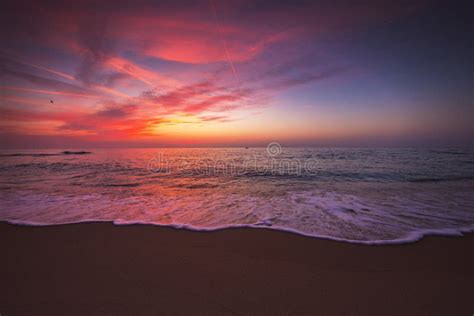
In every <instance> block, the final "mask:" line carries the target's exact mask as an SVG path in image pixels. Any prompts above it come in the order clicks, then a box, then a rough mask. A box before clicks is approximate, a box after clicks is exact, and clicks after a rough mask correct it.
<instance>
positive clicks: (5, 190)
mask: <svg viewBox="0 0 474 316" xmlns="http://www.w3.org/2000/svg"><path fill="white" fill-rule="evenodd" d="M87 151H88V152H90V153H73V152H66V153H62V152H63V150H28V151H26V150H22V151H18V150H15V151H12V150H9V151H5V150H4V151H2V152H1V153H0V206H1V207H0V220H4V221H9V222H13V223H18V224H29V225H52V224H62V223H74V222H83V221H113V222H114V223H116V224H130V223H151V224H157V225H169V226H175V227H183V228H188V229H197V230H213V229H221V228H226V227H234V226H252V227H261V228H267V229H279V230H287V231H293V232H295V233H300V234H305V235H310V236H316V237H325V238H331V239H337V240H345V241H355V242H367V243H390V242H406V241H410V240H415V239H418V238H420V237H421V236H422V235H424V234H428V233H436V234H459V233H461V232H467V231H471V230H472V228H473V227H474V152H473V151H472V150H461V149H337V148H281V147H279V145H278V144H273V145H271V146H270V147H268V148H249V149H245V148H242V149H240V148H239V149H237V148H229V149H209V148H206V149H204V148H202V149H196V148H192V149H191V148H186V149H176V148H173V149H171V148H169V149H166V148H165V149H90V150H87Z"/></svg>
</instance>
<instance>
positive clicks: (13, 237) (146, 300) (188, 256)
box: [0, 222, 474, 315]
mask: <svg viewBox="0 0 474 316" xmlns="http://www.w3.org/2000/svg"><path fill="white" fill-rule="evenodd" d="M0 244H1V245H2V248H1V249H2V250H3V251H2V252H3V255H2V257H3V259H2V260H0V271H1V272H0V273H1V276H0V279H1V280H2V284H3V286H2V290H1V295H0V313H1V314H2V315H10V314H35V315H38V314H49V315H51V314H61V313H67V314H76V313H77V314H84V313H87V314H91V313H92V314H110V313H112V314H130V313H135V314H150V313H152V312H160V311H161V312H175V313H178V314H179V313H193V312H194V313H196V312H201V313H211V314H241V313H244V314H245V313H258V314H261V313H272V314H275V313H276V314H295V313H302V314H314V313H316V314H329V315H334V314H364V315H365V314H370V315H375V314H391V315H400V314H407V313H409V314H423V315H433V314H439V315H442V314H459V315H463V314H468V315H469V314H470V313H472V311H473V310H474V304H473V303H472V302H473V299H474V297H473V295H472V294H470V293H472V291H471V286H472V283H473V281H474V275H473V274H474V271H473V268H472V267H473V266H474V265H473V254H472V249H474V247H473V246H474V234H472V233H470V234H466V235H465V236H463V237H441V236H426V237H424V238H423V239H422V240H420V241H417V242H413V243H408V244H391V245H362V244H351V243H347V242H339V241H332V240H327V239H321V238H315V237H305V236H302V235H297V234H295V233H291V232H283V231H279V230H275V229H267V228H265V229H258V228H228V229H223V230H217V231H191V230H185V229H176V228H172V227H164V226H156V225H142V224H127V225H114V224H113V223H111V222H99V223H98V222H89V223H79V224H63V225H55V226H24V225H14V224H8V223H5V222H2V223H0Z"/></svg>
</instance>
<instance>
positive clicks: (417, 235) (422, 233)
mask: <svg viewBox="0 0 474 316" xmlns="http://www.w3.org/2000/svg"><path fill="white" fill-rule="evenodd" d="M95 223H96V224H100V223H109V224H112V225H114V226H135V225H137V226H140V225H141V226H152V227H159V228H171V229H177V230H185V231H190V232H203V233H212V232H219V231H224V230H232V229H263V230H270V231H277V232H283V233H289V234H295V235H298V236H302V237H308V238H313V239H320V240H328V241H336V242H341V243H348V244H354V245H366V246H385V245H387V246H389V245H405V244H412V243H416V242H418V241H420V240H423V239H424V238H426V237H463V236H465V235H468V234H472V233H474V226H464V227H459V228H438V229H436V228H433V229H424V230H414V231H411V232H409V233H408V234H406V235H405V236H404V237H400V238H397V239H386V240H382V239H378V240H356V239H344V238H339V237H331V236H325V235H311V234H307V233H304V232H301V231H299V230H296V229H291V228H284V227H280V226H267V225H264V224H262V225H257V224H236V225H235V224H234V225H229V226H222V227H215V228H196V227H193V226H188V225H178V224H157V223H150V222H140V221H132V222H119V221H117V220H80V221H76V222H70V223H57V224H56V223H54V224H41V223H34V222H26V221H21V220H0V224H8V225H15V226H25V227H49V226H67V225H77V224H95Z"/></svg>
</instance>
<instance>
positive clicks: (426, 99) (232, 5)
mask: <svg viewBox="0 0 474 316" xmlns="http://www.w3.org/2000/svg"><path fill="white" fill-rule="evenodd" d="M453 3H454V4H447V2H446V1H439V2H438V1H219V0H210V1H209V0H208V1H179V0H174V1H140V0H138V1H120V0H119V1H110V0H104V1H95V2H94V1H72V2H68V1H58V2H54V1H30V2H28V1H6V4H2V7H3V8H2V10H1V11H2V12H1V13H0V15H1V20H2V22H1V23H2V28H1V30H0V34H1V35H0V36H1V49H0V67H1V68H0V69H1V74H0V90H1V93H0V113H1V114H0V147H2V148H7V147H29V148H35V147H38V148H39V147H102V146H104V147H108V146H111V147H117V146H133V147H140V146H146V147H149V146H247V145H248V146H257V145H264V144H266V143H268V142H269V141H279V142H281V143H282V144H283V145H287V146H306V145H325V146H326V145H328V146H339V145H354V146H359V145H360V146H369V145H370V146H372V145H374V146H375V145H377V146H392V145H396V146H412V145H414V146H415V145H416V146H444V145H458V144H466V143H472V135H474V127H473V126H474V124H472V121H473V118H474V109H473V99H474V98H473V92H472V91H473V61H472V58H473V57H472V56H473V50H472V32H473V25H472V17H471V15H470V13H471V10H470V9H468V2H467V1H465V2H463V1H453Z"/></svg>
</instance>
